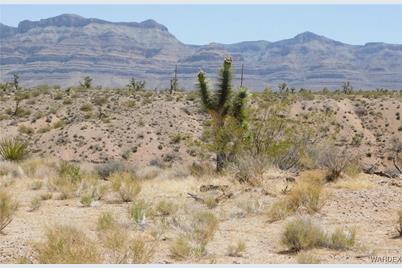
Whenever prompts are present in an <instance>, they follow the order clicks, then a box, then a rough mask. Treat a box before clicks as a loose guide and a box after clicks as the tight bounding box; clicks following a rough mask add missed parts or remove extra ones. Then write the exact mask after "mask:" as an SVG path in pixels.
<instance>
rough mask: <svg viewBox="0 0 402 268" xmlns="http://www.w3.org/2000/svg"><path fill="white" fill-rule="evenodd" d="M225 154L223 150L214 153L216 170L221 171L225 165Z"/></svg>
mask: <svg viewBox="0 0 402 268" xmlns="http://www.w3.org/2000/svg"><path fill="white" fill-rule="evenodd" d="M225 161H226V154H225V153H224V152H219V153H217V154H216V171H217V172H222V170H223V168H224V167H225Z"/></svg>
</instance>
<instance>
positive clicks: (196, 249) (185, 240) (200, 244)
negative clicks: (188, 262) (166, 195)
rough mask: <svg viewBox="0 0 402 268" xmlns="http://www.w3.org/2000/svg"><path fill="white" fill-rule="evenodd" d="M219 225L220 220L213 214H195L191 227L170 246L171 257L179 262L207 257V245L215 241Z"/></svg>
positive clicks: (203, 212)
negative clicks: (190, 258)
mask: <svg viewBox="0 0 402 268" xmlns="http://www.w3.org/2000/svg"><path fill="white" fill-rule="evenodd" d="M218 225H219V222H218V219H217V218H216V217H215V215H214V214H212V213H211V212H207V211H201V212H197V213H195V214H193V215H192V219H191V225H190V226H187V227H186V228H184V232H183V233H181V234H180V235H179V236H178V237H177V238H176V239H174V240H173V242H172V244H171V245H170V254H171V256H172V257H173V258H174V259H177V260H183V259H186V258H188V257H190V256H194V257H201V256H205V255H206V254H207V250H206V247H207V244H208V243H209V242H210V241H211V240H212V239H213V237H214V235H215V232H216V231H217V229H218Z"/></svg>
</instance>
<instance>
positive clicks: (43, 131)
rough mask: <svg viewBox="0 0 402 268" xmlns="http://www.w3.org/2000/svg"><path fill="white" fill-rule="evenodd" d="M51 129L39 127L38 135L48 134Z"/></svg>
mask: <svg viewBox="0 0 402 268" xmlns="http://www.w3.org/2000/svg"><path fill="white" fill-rule="evenodd" d="M51 129H52V128H51V127H50V126H45V127H41V128H40V129H38V133H42V134H43V133H46V132H49V131H50V130H51Z"/></svg>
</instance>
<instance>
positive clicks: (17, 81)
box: [13, 74, 20, 92]
mask: <svg viewBox="0 0 402 268" xmlns="http://www.w3.org/2000/svg"><path fill="white" fill-rule="evenodd" d="M13 86H14V89H15V91H16V92H17V91H18V90H19V89H20V76H19V75H18V74H13Z"/></svg>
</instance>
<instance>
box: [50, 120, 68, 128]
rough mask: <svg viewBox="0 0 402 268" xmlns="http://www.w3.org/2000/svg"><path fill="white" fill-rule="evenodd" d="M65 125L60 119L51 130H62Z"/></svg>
mask: <svg viewBox="0 0 402 268" xmlns="http://www.w3.org/2000/svg"><path fill="white" fill-rule="evenodd" d="M65 125H66V122H65V121H64V120H63V119H61V120H59V121H57V122H55V123H54V124H53V128H62V127H64V126H65Z"/></svg>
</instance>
